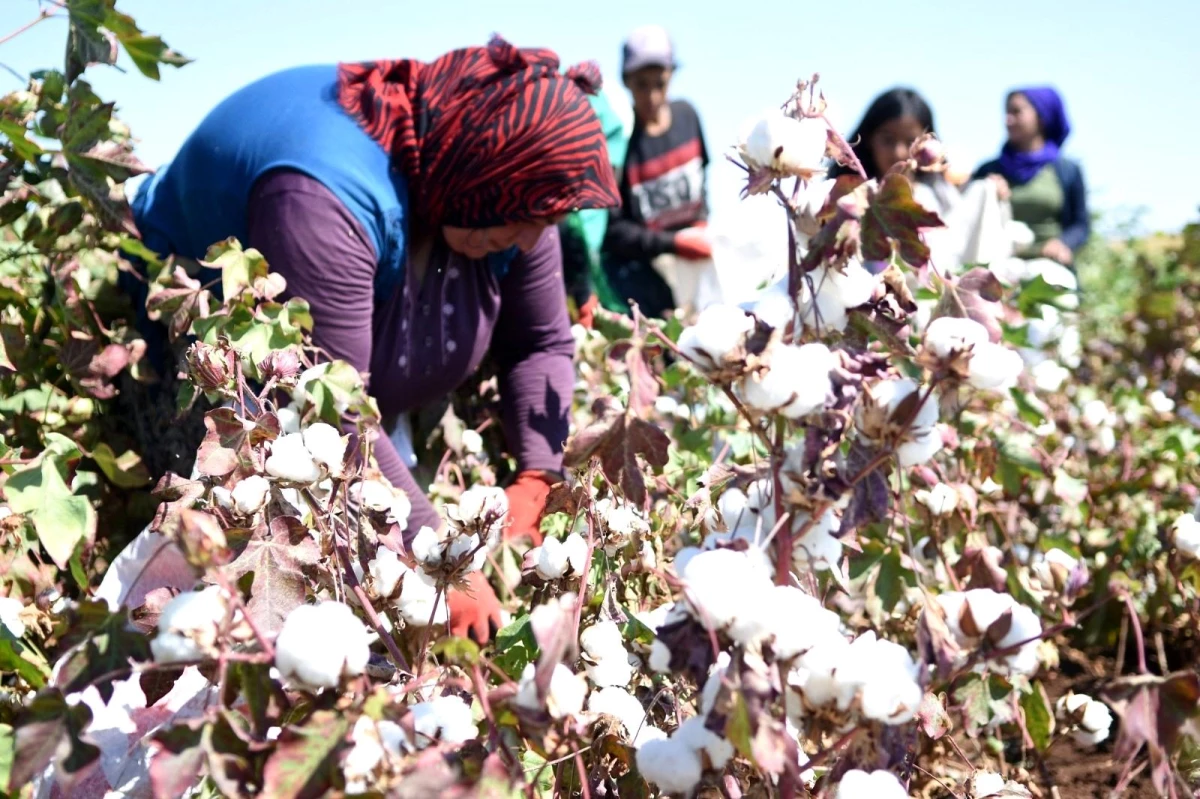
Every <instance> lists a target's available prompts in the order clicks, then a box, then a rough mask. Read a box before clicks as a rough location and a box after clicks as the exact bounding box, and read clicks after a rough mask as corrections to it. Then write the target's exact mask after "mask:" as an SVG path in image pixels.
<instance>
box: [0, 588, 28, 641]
mask: <svg viewBox="0 0 1200 799" xmlns="http://www.w3.org/2000/svg"><path fill="white" fill-rule="evenodd" d="M23 607H24V606H23V605H22V604H21V601H20V600H18V599H13V598H12V597H7V596H6V597H0V625H4V628H5V629H7V630H8V631H9V633H11V634H12V636H13V637H14V638H20V637H21V636H23V635H25V622H23V621H21V610H22V608H23Z"/></svg>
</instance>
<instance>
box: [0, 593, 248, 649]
mask: <svg viewBox="0 0 1200 799" xmlns="http://www.w3.org/2000/svg"><path fill="white" fill-rule="evenodd" d="M228 616H229V602H228V600H227V599H226V597H225V594H224V592H223V591H222V590H221V588H220V587H219V586H215V585H212V586H209V587H208V588H205V589H204V590H203V591H185V592H184V593H182V594H179V595H178V596H176V597H175V598H174V599H172V600H171V601H170V602H168V603H167V604H166V605H165V606H164V607H163V610H162V614H161V615H160V616H159V617H158V635H157V636H156V637H155V638H154V640H153V641H151V642H150V650H151V652H152V653H153V654H154V660H155V662H156V663H177V662H180V661H185V660H203V659H204V658H206V657H209V656H211V655H214V654H215V653H216V642H217V633H218V631H219V629H220V626H221V625H222V624H223V623H224V622H225V620H226V618H228ZM6 626H7V624H6ZM23 632H24V631H22V633H23Z"/></svg>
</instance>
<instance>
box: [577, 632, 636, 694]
mask: <svg viewBox="0 0 1200 799" xmlns="http://www.w3.org/2000/svg"><path fill="white" fill-rule="evenodd" d="M579 645H580V646H581V647H582V648H583V651H584V653H585V657H584V668H585V669H586V671H587V676H588V679H590V680H591V681H592V682H594V683H595V684H596V685H601V686H603V685H627V684H628V683H629V681H630V680H631V679H632V678H633V666H632V665H630V663H629V653H628V652H627V651H626V650H625V645H624V643H623V642H622V640H621V631H620V629H619V628H618V627H617V625H616V623H615V622H611V621H602V622H599V623H598V624H594V625H592V626H591V627H588V628H587V629H586V630H584V631H583V632H582V633H580V635H579Z"/></svg>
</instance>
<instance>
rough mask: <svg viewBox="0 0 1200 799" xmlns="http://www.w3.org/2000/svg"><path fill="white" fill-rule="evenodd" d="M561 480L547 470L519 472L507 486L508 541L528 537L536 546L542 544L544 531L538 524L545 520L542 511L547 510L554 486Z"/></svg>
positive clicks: (505, 535) (505, 491)
mask: <svg viewBox="0 0 1200 799" xmlns="http://www.w3.org/2000/svg"><path fill="white" fill-rule="evenodd" d="M557 481H558V478H557V477H555V476H554V475H549V474H546V473H545V472H536V471H526V472H521V473H520V474H519V475H517V480H516V482H515V483H513V484H512V485H510V486H509V487H508V488H506V489H504V493H505V494H506V495H507V496H508V527H507V528H506V529H505V531H504V540H505V541H513V540H516V539H518V538H523V537H528V538H529V539H530V540H532V541H533V545H534V546H535V547H536V546H541V545H542V532H541V530H539V529H538V524H539V522H541V520H542V511H544V510H545V509H546V498H547V497H548V496H550V486H552V485H554V483H556V482H557Z"/></svg>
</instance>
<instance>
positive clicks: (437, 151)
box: [337, 36, 620, 227]
mask: <svg viewBox="0 0 1200 799" xmlns="http://www.w3.org/2000/svg"><path fill="white" fill-rule="evenodd" d="M558 68H559V64H558V56H557V55H556V54H555V53H554V52H553V51H552V50H544V49H517V48H516V47H513V46H512V45H511V44H509V43H508V42H506V41H504V40H503V39H501V38H500V37H498V36H497V37H493V39H492V40H491V42H490V43H489V44H488V46H487V47H469V48H465V49H462V50H455V51H453V52H450V53H447V54H446V55H444V56H442V57H440V58H438V59H436V60H434V61H431V62H428V63H425V62H422V61H414V60H407V59H406V60H398V61H370V62H364V63H356V64H341V65H339V67H338V85H337V99H338V103H339V104H340V105H341V106H342V108H343V109H345V110H346V112H347V113H348V114H349V115H350V116H351V117H352V118H353V119H354V120H355V121H356V122H358V124H359V125H361V126H362V128H363V129H364V130H365V131H366V132H367V133H368V134H369V135H370V136H371V138H373V139H375V141H377V142H379V144H380V145H381V146H382V147H383V148H384V149H385V150H386V151H387V152H389V153H390V154H391V157H392V161H393V163H394V164H395V165H396V166H398V167H399V168H400V170H401V171H402V172H403V173H404V176H405V177H406V178H407V179H408V183H409V186H408V190H409V196H410V197H412V198H413V205H414V211H415V212H416V214H417V215H418V216H420V217H421V218H423V219H424V220H425V221H427V222H429V223H432V224H437V225H455V226H457V227H490V226H494V225H504V224H508V223H512V222H528V221H535V220H542V219H548V218H552V217H556V216H559V215H561V214H564V213H568V212H570V211H573V210H576V209H581V208H611V207H616V206H618V205H620V195H619V193H618V189H617V181H616V178H615V177H614V176H613V171H612V167H611V165H610V164H609V159H608V148H607V143H606V142H605V138H604V132H603V131H602V130H601V128H600V123H599V121H597V119H596V115H595V114H594V113H593V112H592V109H591V106H590V105H589V103H588V99H587V95H588V94H590V93H594V92H595V91H596V90H597V89H598V88H599V86H600V71H599V69H598V68H597V67H596V66H595V64H592V63H588V64H584V65H580V66H576V67H572V68H571V69H570V70H568V71H567V73H566V75H561V74H559V71H558Z"/></svg>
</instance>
